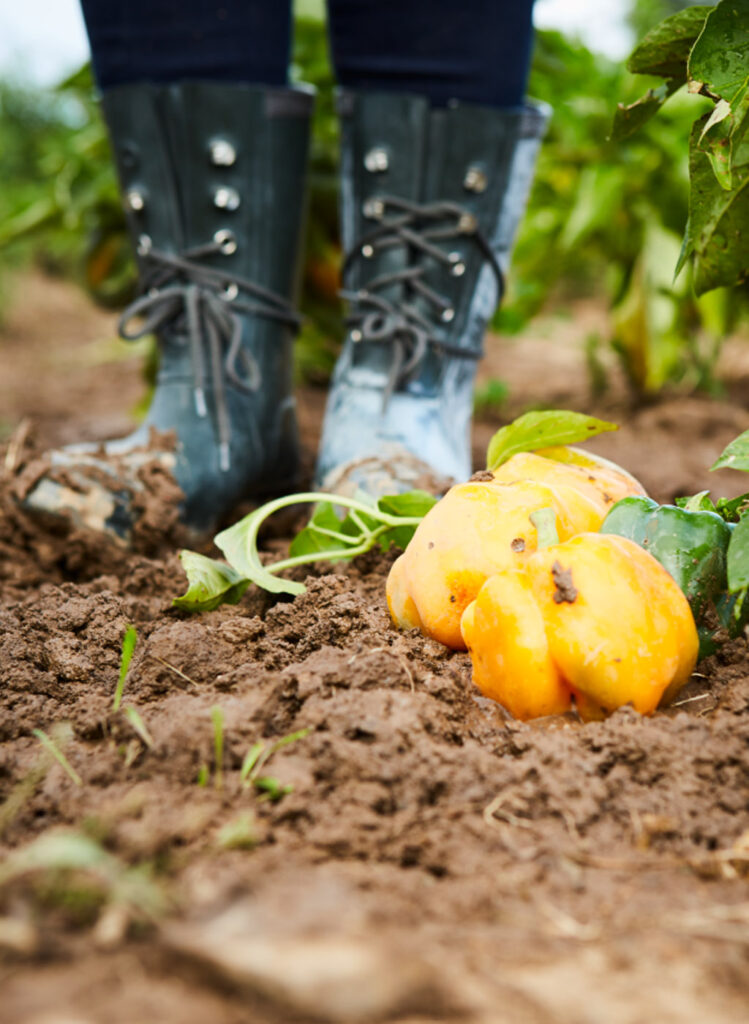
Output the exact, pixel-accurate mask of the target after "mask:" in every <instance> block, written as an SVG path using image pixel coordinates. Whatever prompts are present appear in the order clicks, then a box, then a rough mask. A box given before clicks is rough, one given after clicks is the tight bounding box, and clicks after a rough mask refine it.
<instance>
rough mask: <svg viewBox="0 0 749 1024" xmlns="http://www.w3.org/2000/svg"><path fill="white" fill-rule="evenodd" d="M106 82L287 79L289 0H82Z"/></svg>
mask: <svg viewBox="0 0 749 1024" xmlns="http://www.w3.org/2000/svg"><path fill="white" fill-rule="evenodd" d="M81 6H82V8H83V17H84V20H85V22H86V29H87V31H88V37H89V41H90V44H91V55H92V62H93V67H94V74H95V77H96V80H97V82H98V84H99V86H100V88H101V89H108V88H111V87H112V86H115V85H124V84H127V83H129V82H154V83H168V82H178V81H184V80H198V81H214V82H245V83H252V84H261V85H286V83H287V79H288V66H289V55H290V46H291V0H81Z"/></svg>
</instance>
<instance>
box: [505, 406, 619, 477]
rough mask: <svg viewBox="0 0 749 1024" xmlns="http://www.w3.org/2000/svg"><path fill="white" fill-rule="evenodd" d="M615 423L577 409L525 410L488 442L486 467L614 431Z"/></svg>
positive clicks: (616, 427)
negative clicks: (522, 454) (587, 414)
mask: <svg viewBox="0 0 749 1024" xmlns="http://www.w3.org/2000/svg"><path fill="white" fill-rule="evenodd" d="M618 429H619V427H618V426H617V424H616V423H608V422H607V421H606V420H598V419H596V418H595V417H593V416H585V415H584V414H583V413H581V412H568V411H567V410H564V409H547V410H545V411H542V412H527V413H525V415H524V416H518V418H517V419H516V420H513V422H512V423H508V424H507V426H506V427H502V428H501V429H500V430H498V431H497V432H496V434H495V435H494V437H492V439H491V441H490V442H489V448H488V450H487V453H486V468H487V469H489V470H493V469H497V468H498V467H499V466H501V465H502V463H503V462H507V460H508V459H510V458H511V457H512V456H513V455H517V453H518V452H533V451H537V450H538V449H539V448H552V447H554V446H555V445H560V444H575V443H576V442H578V441H587V440H588V438H589V437H595V436H596V434H602V433H604V432H605V431H607V430H618Z"/></svg>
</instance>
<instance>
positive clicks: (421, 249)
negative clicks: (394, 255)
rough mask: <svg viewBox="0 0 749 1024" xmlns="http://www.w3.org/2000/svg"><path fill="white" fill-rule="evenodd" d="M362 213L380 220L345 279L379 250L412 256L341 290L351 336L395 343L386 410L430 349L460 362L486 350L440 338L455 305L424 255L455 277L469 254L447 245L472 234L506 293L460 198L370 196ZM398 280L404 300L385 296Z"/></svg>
mask: <svg viewBox="0 0 749 1024" xmlns="http://www.w3.org/2000/svg"><path fill="white" fill-rule="evenodd" d="M364 215H365V217H367V218H368V219H370V220H376V221H378V222H379V223H378V225H377V227H375V228H374V229H373V230H372V231H370V232H368V233H367V234H365V235H364V236H363V237H362V238H360V239H359V240H358V242H357V244H356V245H355V247H354V248H352V249H351V251H350V252H348V253H347V254H346V257H345V260H344V263H343V271H342V273H343V277H344V280H345V278H346V275H347V273H348V271H349V270H350V268H351V267H352V266H353V265H354V264H355V263H357V262H359V261H361V260H367V259H372V258H373V256H375V255H376V254H377V253H378V252H382V251H385V250H387V249H393V248H396V247H400V248H402V249H404V250H405V251H406V253H407V254H408V256H407V259H406V265H405V266H404V267H403V268H402V269H400V270H393V271H388V272H385V273H381V274H379V275H377V276H374V277H372V278H371V279H370V280H369V281H367V282H366V284H365V285H364V286H362V287H359V288H358V289H357V290H353V289H346V288H344V289H342V291H341V296H342V297H343V298H344V299H346V300H347V301H348V302H349V303H350V304H351V307H352V311H351V313H350V314H349V315H348V316H347V318H346V323H347V325H348V327H349V328H350V336H351V338H352V340H353V341H354V342H370V343H379V344H388V345H391V346H392V349H393V360H392V363H391V366H390V370H389V373H388V378H387V382H386V386H385V391H384V395H383V408H386V407H387V404H388V402H389V400H390V397H391V396H392V394H393V392H394V391H395V390H396V389H397V388H398V387H400V386H401V385H402V384H404V383H405V382H406V381H407V380H408V378H409V377H410V376H411V374H412V373H413V372H414V371H415V370H416V369H417V368H418V367H419V365H420V364H421V362H422V361H423V359H424V357H425V356H426V354H427V352H428V350H429V349H430V348H432V349H434V350H436V351H437V352H440V353H442V354H443V355H448V356H455V357H457V358H459V359H479V358H480V357H481V353H480V352H477V351H474V350H473V349H471V348H467V347H466V346H461V345H456V344H452V343H450V342H449V341H447V340H446V339H445V337H444V336H440V333H439V327H438V325H437V324H436V323H435V322H434V318H435V317H438V318H439V321H440V322H441V323H442V324H449V323H451V322H452V320H453V319H454V317H455V310H454V309H453V307H452V305H451V304H450V300H449V299H446V298H445V297H444V296H443V295H440V294H439V292H438V291H436V290H435V289H434V288H432V287H431V286H430V285H429V284H427V282H426V280H425V277H426V275H427V273H428V272H429V270H430V266H429V262H428V259H424V257H427V258H431V259H432V260H434V261H436V262H437V263H438V264H440V265H441V266H442V267H443V268H444V269H449V271H450V273H451V274H452V275H453V276H455V277H461V276H462V275H463V274H464V273H465V271H466V265H465V263H464V261H463V257H462V256H461V255H460V254H459V253H455V252H449V251H448V250H447V248H444V247H443V245H444V243H445V242H449V241H451V240H452V239H459V238H468V239H470V241H471V242H472V243H473V244H474V245H475V246H476V247H477V248H478V250H479V252H480V253H481V255H482V256H483V258H484V259H485V260H486V261H487V262H488V264H489V266H490V267H491V268H492V270H493V272H494V275H495V277H496V280H497V284H498V287H499V293H500V296H501V294H502V290H503V285H504V281H503V275H502V270H501V268H500V266H499V264H498V263H497V259H496V257H495V255H494V253H493V251H492V248H491V246H490V245H489V242H488V241H487V239H486V238H485V236H484V235H483V234H482V232H481V231H480V230H479V227H478V222H477V220H476V218H475V217H474V216H473V214H471V213H470V212H469V211H468V210H466V209H465V208H464V207H462V206H460V205H459V204H458V203H451V202H433V203H416V202H412V201H410V200H407V199H401V198H399V197H397V196H377V197H372V198H371V199H369V200H367V202H366V203H365V206H364ZM438 243H442V244H438ZM393 285H402V286H403V288H402V293H401V296H400V297H399V298H398V299H392V298H390V297H386V295H384V294H382V293H383V292H386V291H387V290H388V289H391V288H392V286H393ZM415 300H424V301H421V303H420V305H421V308H417V306H416V305H415ZM425 305H426V310H427V312H425V311H424V306H425Z"/></svg>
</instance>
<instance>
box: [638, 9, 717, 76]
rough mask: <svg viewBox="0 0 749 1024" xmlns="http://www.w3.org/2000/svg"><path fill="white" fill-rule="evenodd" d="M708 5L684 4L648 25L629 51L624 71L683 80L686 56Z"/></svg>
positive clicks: (700, 28)
mask: <svg viewBox="0 0 749 1024" xmlns="http://www.w3.org/2000/svg"><path fill="white" fill-rule="evenodd" d="M712 9H713V8H712V7H708V6H702V5H695V6H693V7H687V8H685V9H684V10H683V11H679V12H678V13H677V14H672V15H671V17H670V18H666V19H665V21H662V22H660V23H659V24H658V25H656V26H655V27H654V28H652V29H651V30H650V31H649V32H648V34H647V35H646V36H645V38H644V39H643V40H642V42H641V43H640V44H639V45H638V46H637V47H635V49H634V50H633V51H632V53H631V55H630V57H629V60H628V61H627V70H629V71H632V72H633V73H634V74H636V75H659V76H660V77H661V78H676V79H678V80H679V81H681V82H685V81H686V79H687V58H688V57H689V51H690V50H691V49H692V46H693V45H694V41H695V40H696V39H697V37H698V36H699V34H700V32H701V31H702V28H703V26H704V24H705V19H706V18H707V16H708V15H709V14H710V13H711V11H712Z"/></svg>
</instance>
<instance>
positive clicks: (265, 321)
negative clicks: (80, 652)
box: [25, 82, 313, 542]
mask: <svg viewBox="0 0 749 1024" xmlns="http://www.w3.org/2000/svg"><path fill="white" fill-rule="evenodd" d="M103 105H104V112H105V116H106V119H107V122H108V125H109V129H110V134H111V137H112V142H113V145H114V150H115V157H116V161H117V167H118V171H119V176H120V182H121V186H122V191H123V196H124V201H125V207H126V211H127V221H128V227H129V231H130V234H131V236H132V240H133V244H134V245H135V248H136V252H137V258H138V265H139V271H140V296H139V298H138V299H136V301H135V302H134V303H132V304H131V306H130V307H129V308H128V309H127V310H126V311H125V313H124V314H123V318H122V321H121V331H122V334H123V336H124V337H126V338H136V337H140V336H142V335H143V334H144V333H147V332H156V334H157V337H158V341H159V349H160V368H159V373H158V378H157V385H156V390H155V393H154V396H153V401H152V404H151V407H150V410H149V412H148V415H147V417H146V420H145V422H144V423H143V424H142V426H141V427H140V428H139V429H138V430H137V431H136V432H135V433H134V434H132V435H130V436H129V437H127V438H125V439H123V440H118V441H112V442H108V443H106V445H105V446H104V447H105V450H106V452H107V454H108V455H111V456H113V457H114V458H113V459H112V460H108V459H102V458H101V447H100V446H95V445H84V446H77V447H75V448H68V449H65V450H64V451H61V452H56V453H53V455H52V462H53V467H54V466H57V467H64V473H63V477H64V479H63V482H60V480H59V479H58V480H57V481H56V480H55V478H54V477H55V474H54V472H53V473H50V474H49V475H47V476H45V477H43V478H42V479H41V480H40V481H39V482H38V484H37V485H36V487H35V488H34V489H33V490H32V491H31V492H30V493H29V494H28V495H27V497H26V499H25V504H26V505H27V506H28V507H30V508H32V509H38V510H40V511H43V512H47V513H53V514H59V515H61V516H65V517H67V518H69V519H72V520H73V521H74V522H75V523H76V525H79V526H80V525H83V526H89V527H92V528H95V529H99V530H105V531H109V532H111V533H113V534H114V535H116V536H117V537H118V538H119V539H120V540H123V541H125V542H127V541H128V540H129V538H130V534H131V530H132V526H133V516H134V511H133V496H134V494H135V493H136V492H137V489H138V487H139V480H138V477H139V472H140V468H141V467H142V466H143V464H144V463H145V462H148V461H149V460H153V459H159V460H160V461H161V462H162V464H164V465H165V466H167V467H168V468H170V469H171V470H172V472H173V473H174V476H175V477H176V480H177V483H178V484H179V486H180V488H181V489H182V491H183V493H184V501H183V503H182V506H181V509H180V515H181V518H182V519H183V521H184V522H185V523H186V524H187V525H188V526H190V527H193V528H194V529H196V530H198V531H201V532H202V531H206V530H209V529H210V528H212V527H213V526H214V525H215V524H216V522H217V521H218V520H220V519H221V518H222V517H223V516H224V515H225V514H226V513H227V512H228V511H230V509H231V508H232V506H233V505H235V504H236V502H237V501H238V500H240V499H242V498H243V497H246V496H252V495H259V494H264V493H267V492H271V491H274V490H283V489H286V488H290V487H293V486H294V484H295V482H296V474H297V462H298V442H297V428H296V416H295V408H294V400H293V397H292V354H291V347H292V339H293V334H294V332H295V329H296V328H297V326H298V318H297V315H296V314H295V312H294V310H293V298H294V293H295V288H296V283H297V276H298V275H297V267H298V253H299V241H300V235H301V225H302V219H303V209H304V192H305V173H306V162H307V149H308V135H309V121H310V115H311V110H312V105H313V98H312V95H311V93H310V92H308V91H305V90H302V89H275V88H274V89H270V88H261V87H256V86H245V85H224V84H218V83H196V82H188V83H182V84H178V85H171V86H164V87H157V86H150V85H141V84H139V85H129V86H123V87H120V88H117V89H114V90H112V91H110V92H108V93H107V94H106V95H105V97H104V101H103ZM151 428H155V429H156V430H157V431H159V432H163V431H174V433H175V434H176V439H177V443H176V448H175V449H174V451H173V452H154V451H147V450H144V449H147V448H148V445H149V436H150V434H151ZM65 480H67V481H69V482H71V483H72V486H68V485H66V483H65ZM110 481H111V482H110Z"/></svg>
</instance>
